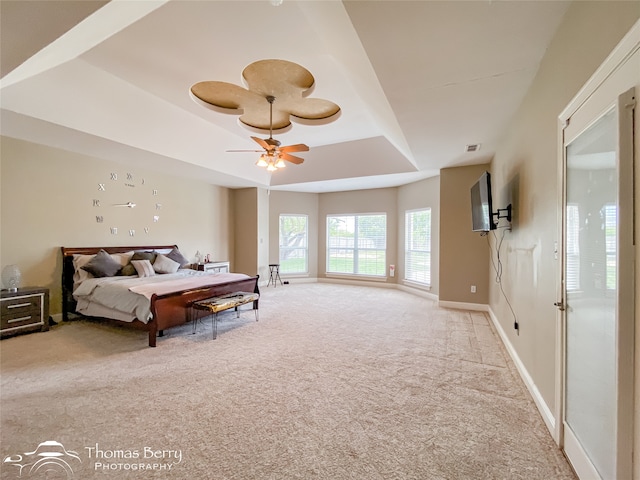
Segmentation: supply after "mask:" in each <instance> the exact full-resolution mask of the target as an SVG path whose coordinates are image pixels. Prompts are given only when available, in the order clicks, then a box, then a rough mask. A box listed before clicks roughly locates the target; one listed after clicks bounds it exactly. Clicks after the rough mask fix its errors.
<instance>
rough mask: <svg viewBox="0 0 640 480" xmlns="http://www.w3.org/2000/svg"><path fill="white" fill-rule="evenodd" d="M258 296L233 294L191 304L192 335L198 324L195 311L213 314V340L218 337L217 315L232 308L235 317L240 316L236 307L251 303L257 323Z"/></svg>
mask: <svg viewBox="0 0 640 480" xmlns="http://www.w3.org/2000/svg"><path fill="white" fill-rule="evenodd" d="M259 298H260V294H258V293H251V292H233V293H230V294H228V295H223V296H221V297H213V298H207V299H206V300H200V301H198V302H194V303H193V306H192V308H193V312H192V313H193V333H196V325H197V323H198V315H197V312H196V311H197V310H203V311H205V312H208V313H209V314H213V339H214V340H215V339H216V337H217V336H218V313H220V312H224V311H225V310H230V309H232V308H234V309H235V310H236V313H237V316H238V317H239V316H240V311H239V310H238V307H240V306H242V305H246V304H247V303H251V302H253V311H254V312H255V313H256V322H257V321H258V306H257V302H258V299H259Z"/></svg>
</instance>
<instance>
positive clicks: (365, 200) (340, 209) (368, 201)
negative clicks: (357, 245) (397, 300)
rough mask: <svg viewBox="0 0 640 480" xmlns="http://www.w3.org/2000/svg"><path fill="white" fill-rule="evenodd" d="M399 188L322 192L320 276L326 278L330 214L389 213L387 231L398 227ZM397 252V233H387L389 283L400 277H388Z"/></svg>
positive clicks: (319, 209) (319, 238)
mask: <svg viewBox="0 0 640 480" xmlns="http://www.w3.org/2000/svg"><path fill="white" fill-rule="evenodd" d="M397 204H398V189H397V188H377V189H372V190H356V191H351V192H335V193H323V194H321V195H320V202H319V208H318V252H319V253H318V278H326V277H327V275H326V258H325V254H324V252H326V249H327V215H335V214H362V213H386V214H387V232H397V230H398V209H397ZM397 252H398V238H397V235H395V234H392V233H390V234H389V235H388V236H387V278H386V282H387V283H396V279H397V278H398V277H397V276H396V277H394V278H390V277H388V274H389V265H396V264H397V263H398V259H397Z"/></svg>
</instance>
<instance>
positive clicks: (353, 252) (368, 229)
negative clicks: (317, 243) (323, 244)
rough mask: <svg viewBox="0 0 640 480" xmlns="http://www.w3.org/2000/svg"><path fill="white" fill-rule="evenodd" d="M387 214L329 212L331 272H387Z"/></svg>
mask: <svg viewBox="0 0 640 480" xmlns="http://www.w3.org/2000/svg"><path fill="white" fill-rule="evenodd" d="M386 269H387V216H386V214H370V215H336V216H332V215H329V216H327V273H350V274H355V275H375V276H385V274H386Z"/></svg>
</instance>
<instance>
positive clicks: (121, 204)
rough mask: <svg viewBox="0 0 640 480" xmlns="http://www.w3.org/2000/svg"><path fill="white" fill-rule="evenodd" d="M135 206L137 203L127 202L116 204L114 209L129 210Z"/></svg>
mask: <svg viewBox="0 0 640 480" xmlns="http://www.w3.org/2000/svg"><path fill="white" fill-rule="evenodd" d="M135 206H136V204H135V203H133V202H127V203H116V204H115V205H114V207H129V208H133V207H135Z"/></svg>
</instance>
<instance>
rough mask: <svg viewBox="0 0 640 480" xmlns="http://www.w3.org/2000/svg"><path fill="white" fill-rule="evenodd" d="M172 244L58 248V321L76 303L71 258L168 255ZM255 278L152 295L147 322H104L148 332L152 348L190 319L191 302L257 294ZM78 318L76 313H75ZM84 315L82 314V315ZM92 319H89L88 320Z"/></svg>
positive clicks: (66, 316) (69, 311)
mask: <svg viewBox="0 0 640 480" xmlns="http://www.w3.org/2000/svg"><path fill="white" fill-rule="evenodd" d="M173 248H177V246H176V245H160V246H145V245H141V246H133V247H75V248H70V247H61V249H62V319H63V320H65V321H67V320H69V314H75V313H76V311H75V310H76V301H75V299H74V298H73V274H74V267H73V256H74V255H95V254H96V253H98V252H99V251H100V250H105V251H106V252H107V253H125V252H130V251H132V250H133V251H157V252H159V253H168V252H170V251H171V250H172V249H173ZM258 278H259V276H258V275H256V276H255V277H250V278H247V279H244V280H237V281H233V282H227V283H221V284H217V285H210V286H204V287H199V288H196V289H189V290H181V291H178V292H172V293H167V294H163V295H155V294H154V295H153V296H152V297H151V313H152V315H153V318H152V319H151V320H149V322H147V323H144V322H141V321H140V320H137V319H136V320H134V321H133V322H123V321H121V320H113V319H108V320H109V321H112V322H116V323H117V324H119V325H123V324H125V325H132V326H134V327H137V328H143V329H144V330H147V331H148V332H149V346H150V347H155V346H156V337H157V336H158V335H159V336H162V335H163V332H164V330H165V329H167V328H170V327H175V326H178V325H183V324H184V323H186V322H187V321H189V320H191V319H192V313H193V312H191V310H192V309H191V305H192V304H193V302H197V301H199V300H204V299H206V298H211V297H218V296H220V295H225V294H228V293H235V292H241V291H242V292H254V293H258V294H259V293H260V290H259V289H258ZM253 309H254V310H257V309H258V300H256V301H254V302H253ZM78 315H80V314H78ZM82 316H84V315H82ZM92 318H93V317H92Z"/></svg>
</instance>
